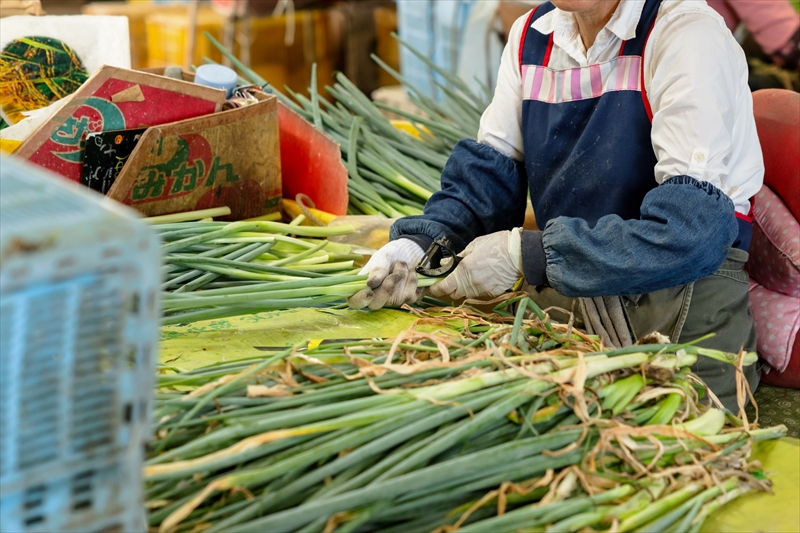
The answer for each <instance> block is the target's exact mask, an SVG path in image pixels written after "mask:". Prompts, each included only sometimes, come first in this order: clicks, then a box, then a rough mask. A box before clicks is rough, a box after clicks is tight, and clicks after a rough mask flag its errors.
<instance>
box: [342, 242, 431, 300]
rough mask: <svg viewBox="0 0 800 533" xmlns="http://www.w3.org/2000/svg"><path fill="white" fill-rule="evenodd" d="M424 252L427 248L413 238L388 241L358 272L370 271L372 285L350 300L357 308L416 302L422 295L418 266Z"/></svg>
mask: <svg viewBox="0 0 800 533" xmlns="http://www.w3.org/2000/svg"><path fill="white" fill-rule="evenodd" d="M424 255H425V251H424V250H423V249H422V248H421V247H420V245H418V244H417V243H415V242H414V241H412V240H411V239H397V240H396V241H391V242H390V243H388V244H386V245H385V246H383V248H381V249H380V250H378V251H377V252H375V254H374V255H373V256H372V257H371V258H370V260H369V261H368V262H367V264H366V265H365V266H364V268H362V269H361V272H359V274H369V278H368V279H367V287H369V288H367V289H364V290H362V291H360V292H358V293H356V294H354V295H353V296H351V297H350V298H349V299H348V300H347V303H348V304H350V307H352V308H354V309H362V308H364V307H369V308H370V309H380V308H381V307H383V306H385V305H389V306H393V307H400V306H401V305H403V304H406V303H408V304H411V303H414V302H416V301H417V300H419V298H420V297H421V296H422V290H421V289H420V290H419V291H418V290H417V272H416V269H417V266H418V265H419V262H420V261H421V260H422V258H423V256H424Z"/></svg>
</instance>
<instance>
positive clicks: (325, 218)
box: [281, 198, 336, 226]
mask: <svg viewBox="0 0 800 533" xmlns="http://www.w3.org/2000/svg"><path fill="white" fill-rule="evenodd" d="M281 207H282V208H283V210H284V211H285V212H286V214H287V215H289V218H291V219H295V218H297V217H298V216H299V215H302V214H303V212H302V211H300V206H299V205H297V202H295V201H294V200H289V199H288V198H284V199H283V200H281ZM307 209H308V210H309V211H310V212H311V214H312V215H314V216H315V217H317V219H319V221H320V222H324V223H325V224H330V223H331V222H332V221H333V219H335V218H336V215H333V214H331V213H328V212H327V211H320V210H319V209H313V208H310V207H307ZM302 225H303V226H313V225H315V224H314V223H313V222H311V221H310V220H304V221H303V224H302Z"/></svg>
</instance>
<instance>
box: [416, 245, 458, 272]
mask: <svg viewBox="0 0 800 533" xmlns="http://www.w3.org/2000/svg"><path fill="white" fill-rule="evenodd" d="M434 258H437V260H438V261H437V262H438V263H439V266H438V267H433V261H434ZM460 262H461V257H459V256H458V255H457V254H456V253H455V252H454V251H453V248H452V247H451V246H450V241H448V240H447V238H445V237H442V238H440V239H436V240H435V241H433V242H432V243H431V245H430V246H429V247H428V249H427V250H426V252H425V255H424V256H422V259H421V260H420V262H419V264H420V266H418V267H417V273H418V274H422V275H423V276H427V277H429V278H441V277H444V276H446V275H448V274H449V273H450V272H452V271H453V270H455V269H456V267H457V266H458V264H459V263H460ZM429 263H430V264H431V267H425V266H423V265H427V264H429Z"/></svg>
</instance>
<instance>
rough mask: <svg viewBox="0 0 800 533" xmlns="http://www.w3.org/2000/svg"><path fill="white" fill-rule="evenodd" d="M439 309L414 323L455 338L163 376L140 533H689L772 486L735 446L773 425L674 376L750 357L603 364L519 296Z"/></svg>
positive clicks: (640, 355) (407, 335) (655, 356)
mask: <svg viewBox="0 0 800 533" xmlns="http://www.w3.org/2000/svg"><path fill="white" fill-rule="evenodd" d="M512 304H513V306H516V310H514V311H513V313H512V311H511V310H512ZM437 311H441V312H442V313H444V316H445V317H446V318H447V319H448V320H447V321H446V322H445V319H444V318H442V316H441V315H439V314H436V315H432V314H428V313H425V312H422V311H417V313H418V314H419V315H420V316H421V317H422V320H421V322H423V323H439V324H441V325H442V326H445V325H447V326H449V327H450V328H452V327H453V325H454V324H455V325H456V327H457V330H458V331H457V333H453V331H452V329H448V330H446V331H441V332H438V333H435V334H430V333H422V332H419V331H416V330H415V329H413V328H412V329H411V330H409V331H406V332H403V333H402V334H400V335H399V336H398V337H396V338H395V339H391V340H374V339H372V340H370V339H365V340H363V341H352V342H341V343H337V344H327V345H326V344H323V345H320V346H318V347H315V348H311V349H300V348H297V349H295V348H289V349H287V350H286V351H284V352H281V353H278V354H274V355H271V356H260V357H255V358H251V359H247V360H241V361H236V362H231V363H224V364H220V365H214V366H210V367H205V368H202V369H197V370H192V371H185V372H184V371H178V372H175V373H166V374H162V375H160V376H159V394H158V395H157V407H156V421H157V434H158V441H157V442H156V444H155V447H154V450H153V454H152V457H151V458H150V460H149V461H148V462H147V466H146V469H145V476H146V478H147V480H148V500H149V502H148V505H149V507H150V508H151V509H152V512H151V517H150V521H151V525H152V526H154V527H155V526H157V527H158V528H159V530H160V531H162V532H172V531H178V532H189V531H209V532H217V531H238V532H249V531H252V532H256V531H308V532H311V531H320V532H324V531H327V532H332V531H337V532H358V531H364V532H366V531H376V530H380V531H387V532H398V533H399V532H415V531H420V532H432V531H437V532H439V533H446V532H452V531H456V530H458V531H462V530H463V531H465V532H476V533H477V532H482V531H493V532H494V531H498V532H502V531H509V532H510V531H518V530H526V531H578V530H582V529H584V528H587V527H591V528H593V529H595V530H597V531H605V530H612V529H613V530H616V531H637V530H645V531H655V530H658V531H661V530H666V529H668V528H675V530H676V531H696V530H697V529H698V528H699V527H700V525H701V524H702V521H703V519H704V518H705V517H706V516H707V515H708V514H709V513H710V512H712V511H713V510H714V509H716V508H718V507H719V506H720V505H722V504H723V503H724V502H726V501H729V500H730V499H733V498H735V497H737V496H739V495H741V494H744V493H746V492H748V491H750V490H766V489H768V481H767V480H766V479H765V478H764V477H763V475H762V473H761V472H759V471H758V469H757V468H756V466H755V465H751V464H749V463H748V462H747V457H748V454H749V447H750V445H751V443H752V442H754V441H757V440H762V439H770V438H777V437H779V436H782V435H783V434H785V432H786V428H785V427H782V426H778V427H775V428H768V429H757V428H756V427H755V425H751V424H749V423H748V422H747V420H746V417H745V418H744V420H742V419H739V418H736V417H734V416H733V415H732V414H730V413H727V412H724V411H723V410H721V409H717V408H715V407H710V406H708V405H706V404H705V403H703V402H702V401H701V398H702V396H703V395H704V393H705V388H704V386H703V385H702V384H701V383H699V381H698V380H697V379H696V378H695V377H694V376H692V375H691V374H690V373H689V371H688V366H689V365H691V364H693V363H694V362H695V361H696V360H697V357H698V356H705V357H712V358H715V359H718V360H722V361H726V362H729V363H730V364H732V365H737V366H741V365H745V364H752V363H753V362H754V361H755V354H751V353H747V354H746V353H742V354H738V355H737V354H726V353H722V352H718V351H715V350H709V349H704V348H700V347H696V346H686V345H684V346H678V345H672V344H661V343H658V340H659V338H658V336H652V337H650V338H649V339H648V340H645V341H644V342H645V344H640V345H636V346H632V347H629V348H624V349H617V350H603V349H602V346H600V345H599V344H598V341H597V339H596V338H594V337H592V336H588V335H585V334H583V333H581V332H579V331H574V330H572V328H571V327H569V326H565V325H560V324H553V323H551V322H550V321H549V319H548V317H547V315H546V314H545V313H544V312H543V311H542V310H540V309H539V308H538V307H536V306H535V304H533V302H531V301H530V300H529V299H528V298H527V297H522V296H515V297H512V298H510V299H508V300H506V301H504V302H502V303H501V304H500V305H499V306H498V307H496V308H495V310H494V312H493V313H488V314H487V313H481V312H479V311H477V310H475V309H472V308H458V309H453V308H447V309H441V310H437ZM171 370H173V371H174V370H179V369H174V368H173V369H171ZM164 371H165V372H166V371H168V370H167V369H164ZM742 416H743V417H744V416H745V415H744V414H743V411H742Z"/></svg>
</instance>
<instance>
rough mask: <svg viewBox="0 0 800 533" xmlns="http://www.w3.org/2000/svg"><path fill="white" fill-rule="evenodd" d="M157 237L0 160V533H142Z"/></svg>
mask: <svg viewBox="0 0 800 533" xmlns="http://www.w3.org/2000/svg"><path fill="white" fill-rule="evenodd" d="M159 264H160V246H159V243H158V239H157V237H156V235H155V233H154V232H153V231H152V229H151V228H150V227H149V226H148V224H147V223H146V222H144V221H143V220H141V219H139V218H138V216H137V215H135V214H134V212H133V211H131V210H129V209H127V208H125V207H122V206H120V205H118V204H115V203H113V202H112V201H110V200H104V199H103V197H102V196H100V195H98V194H95V193H93V192H90V191H89V190H88V189H83V188H82V187H80V186H78V185H73V184H71V183H69V182H66V181H65V180H64V179H63V178H61V177H57V176H54V175H50V174H48V173H47V172H46V171H44V170H42V169H41V168H40V167H37V166H33V165H29V164H27V163H23V162H20V161H19V160H15V159H13V158H0V531H2V532H3V533H13V532H61V531H74V532H81V533H95V532H97V533H99V532H104V533H111V532H115V531H118V532H125V533H127V532H137V531H141V532H144V531H146V530H147V527H146V520H145V518H146V515H145V510H144V503H143V493H142V478H141V469H142V462H143V458H144V457H143V456H144V445H145V443H146V442H147V440H148V439H149V437H150V425H149V419H150V413H151V403H152V386H153V372H154V362H155V357H156V350H157V346H158V324H159V314H160V308H159V290H158V284H159Z"/></svg>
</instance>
